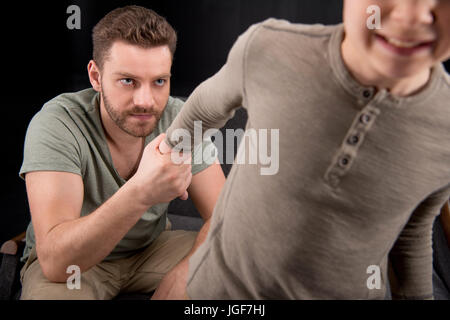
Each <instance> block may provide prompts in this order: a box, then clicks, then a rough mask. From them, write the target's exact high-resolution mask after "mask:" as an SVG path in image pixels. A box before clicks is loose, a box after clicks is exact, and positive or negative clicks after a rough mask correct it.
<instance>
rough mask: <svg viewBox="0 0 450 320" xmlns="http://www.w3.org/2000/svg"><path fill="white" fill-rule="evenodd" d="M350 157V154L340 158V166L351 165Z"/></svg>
mask: <svg viewBox="0 0 450 320" xmlns="http://www.w3.org/2000/svg"><path fill="white" fill-rule="evenodd" d="M350 159H351V158H350V156H349V155H345V156H342V157H341V158H340V159H339V166H340V167H342V168H346V167H347V166H348V165H349V163H350Z"/></svg>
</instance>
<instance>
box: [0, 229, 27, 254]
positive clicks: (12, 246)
mask: <svg viewBox="0 0 450 320" xmlns="http://www.w3.org/2000/svg"><path fill="white" fill-rule="evenodd" d="M25 237H26V232H22V233H21V234H19V235H17V236H15V237H14V238H12V239H11V240H8V241H6V242H5V243H3V245H2V247H1V248H0V253H3V254H9V255H12V256H15V255H16V254H17V253H18V251H19V249H20V248H21V247H22V246H23V241H24V240H25Z"/></svg>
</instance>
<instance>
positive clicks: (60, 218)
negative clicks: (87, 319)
mask: <svg viewBox="0 0 450 320" xmlns="http://www.w3.org/2000/svg"><path fill="white" fill-rule="evenodd" d="M93 47H94V50H93V60H92V61H90V62H89V65H88V74H89V79H90V82H91V84H92V87H93V89H87V90H83V91H80V92H77V93H70V94H63V95H60V96H58V97H56V98H55V99H53V100H51V101H49V102H48V103H47V104H46V105H45V106H44V107H43V108H42V110H41V111H40V112H39V113H38V114H37V115H36V116H35V117H34V118H33V119H32V121H31V123H30V125H29V128H28V131H27V136H26V141H25V151H24V161H23V165H22V168H21V170H20V175H21V176H22V177H24V178H25V181H26V187H27V194H28V199H29V205H30V211H31V217H32V223H30V225H29V228H28V230H27V246H26V249H25V252H24V259H27V260H26V264H25V266H24V267H23V269H22V271H21V280H22V284H23V287H22V297H21V298H22V299H112V298H114V297H115V296H116V295H117V294H119V293H120V292H151V291H153V290H155V289H156V288H157V287H158V285H159V283H160V282H161V280H162V278H163V277H164V276H165V281H164V283H166V284H165V285H164V284H162V285H161V290H163V291H164V290H166V289H165V286H168V287H171V286H172V285H173V283H178V282H181V284H182V285H184V284H183V281H185V279H184V278H182V277H181V278H180V277H179V276H178V275H179V274H184V273H183V272H180V271H182V270H184V269H186V270H187V261H188V260H187V259H188V257H189V256H190V255H191V254H192V253H193V251H194V250H195V248H196V247H197V246H198V245H199V244H200V243H201V242H202V241H203V239H204V238H205V235H206V232H207V228H208V225H209V219H210V217H211V213H212V210H213V207H214V205H215V202H216V199H217V197H218V194H219V192H220V190H221V188H222V185H223V183H224V180H225V178H224V175H223V172H222V170H221V168H220V165H219V164H218V163H217V162H216V163H214V164H212V165H210V166H209V165H208V163H212V162H213V161H214V159H212V161H211V159H209V160H208V159H204V161H203V162H202V163H201V164H200V165H192V166H191V165H190V164H189V157H187V161H185V162H183V163H181V164H176V163H174V162H173V161H172V160H171V155H170V154H165V155H162V154H161V153H160V152H159V151H158V146H159V143H160V142H161V141H162V139H163V138H164V134H163V132H164V131H165V130H166V128H167V127H168V126H169V125H170V123H171V122H172V120H173V118H174V117H175V115H176V114H177V113H178V112H179V111H180V109H181V107H182V102H181V101H180V100H177V99H174V98H172V97H169V92H170V76H171V66H172V60H173V55H174V52H175V48H176V34H175V31H174V30H173V29H172V27H171V26H170V25H169V24H168V23H167V21H166V20H165V19H164V18H162V17H160V16H159V15H157V14H156V13H155V12H153V11H151V10H148V9H145V8H142V7H137V6H128V7H125V8H119V9H116V10H114V11H112V12H110V13H109V14H108V15H106V16H105V17H104V18H103V19H102V20H101V21H100V22H99V23H98V24H97V25H96V26H95V28H94V30H93ZM208 143H211V142H204V144H205V145H207V144H208ZM194 156H196V152H195V151H194ZM206 160H208V161H209V162H208V161H206ZM188 194H189V196H190V197H191V198H192V200H193V202H194V204H195V205H196V207H197V209H198V210H199V212H200V214H201V216H202V217H203V219H204V220H205V225H204V227H203V228H202V230H201V231H200V232H199V233H198V235H197V234H196V233H194V232H187V231H169V230H168V229H169V226H168V225H167V207H168V203H169V201H171V200H173V199H174V198H176V197H181V198H182V199H187V197H188ZM77 269H78V270H79V271H80V272H81V283H80V285H79V286H78V287H76V288H75V289H73V288H72V287H73V286H68V285H67V283H66V281H67V279H68V277H69V276H71V274H72V272H73V270H77ZM68 271H69V272H68ZM71 288H72V289H73V290H70V289H71Z"/></svg>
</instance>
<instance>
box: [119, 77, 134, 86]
mask: <svg viewBox="0 0 450 320" xmlns="http://www.w3.org/2000/svg"><path fill="white" fill-rule="evenodd" d="M120 83H121V84H123V85H125V86H131V85H132V84H133V79H129V78H126V79H120Z"/></svg>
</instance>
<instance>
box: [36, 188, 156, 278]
mask: <svg viewBox="0 0 450 320" xmlns="http://www.w3.org/2000/svg"><path fill="white" fill-rule="evenodd" d="M138 191H139V190H137V188H136V186H134V185H133V184H132V183H131V182H129V183H127V184H125V185H124V186H123V187H122V188H120V189H119V190H118V191H117V192H116V193H115V194H114V195H113V196H112V197H111V198H110V199H109V200H108V201H106V202H105V203H104V204H103V205H102V206H100V207H99V208H98V209H97V210H95V211H94V212H92V213H91V214H89V215H87V216H84V217H81V218H78V219H76V220H71V221H67V222H63V223H61V224H59V225H57V226H56V227H54V228H53V229H52V230H50V231H49V233H48V235H47V237H46V243H45V244H41V247H42V248H45V249H44V250H41V251H40V253H41V254H42V256H39V258H40V262H41V265H43V270H44V273H45V274H46V276H47V277H48V278H49V280H51V281H54V282H64V281H66V279H67V277H68V276H69V275H68V274H66V269H67V267H68V266H70V265H77V266H78V267H80V269H81V271H82V272H83V271H86V270H88V269H90V268H91V267H92V266H94V265H96V264H97V263H99V262H100V261H102V260H103V259H104V258H105V257H106V256H107V255H108V254H109V253H110V252H111V251H112V250H113V249H114V247H115V246H116V245H117V243H118V242H119V241H120V240H121V239H122V238H123V237H124V236H125V235H126V233H127V232H128V231H129V230H130V229H131V228H132V227H133V226H134V225H135V224H136V222H137V221H138V220H139V219H140V217H141V216H142V214H143V213H144V212H145V211H146V210H147V209H148V207H146V206H145V205H142V204H141V202H140V201H136V195H137V194H139V192H138ZM44 266H45V268H44Z"/></svg>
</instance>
